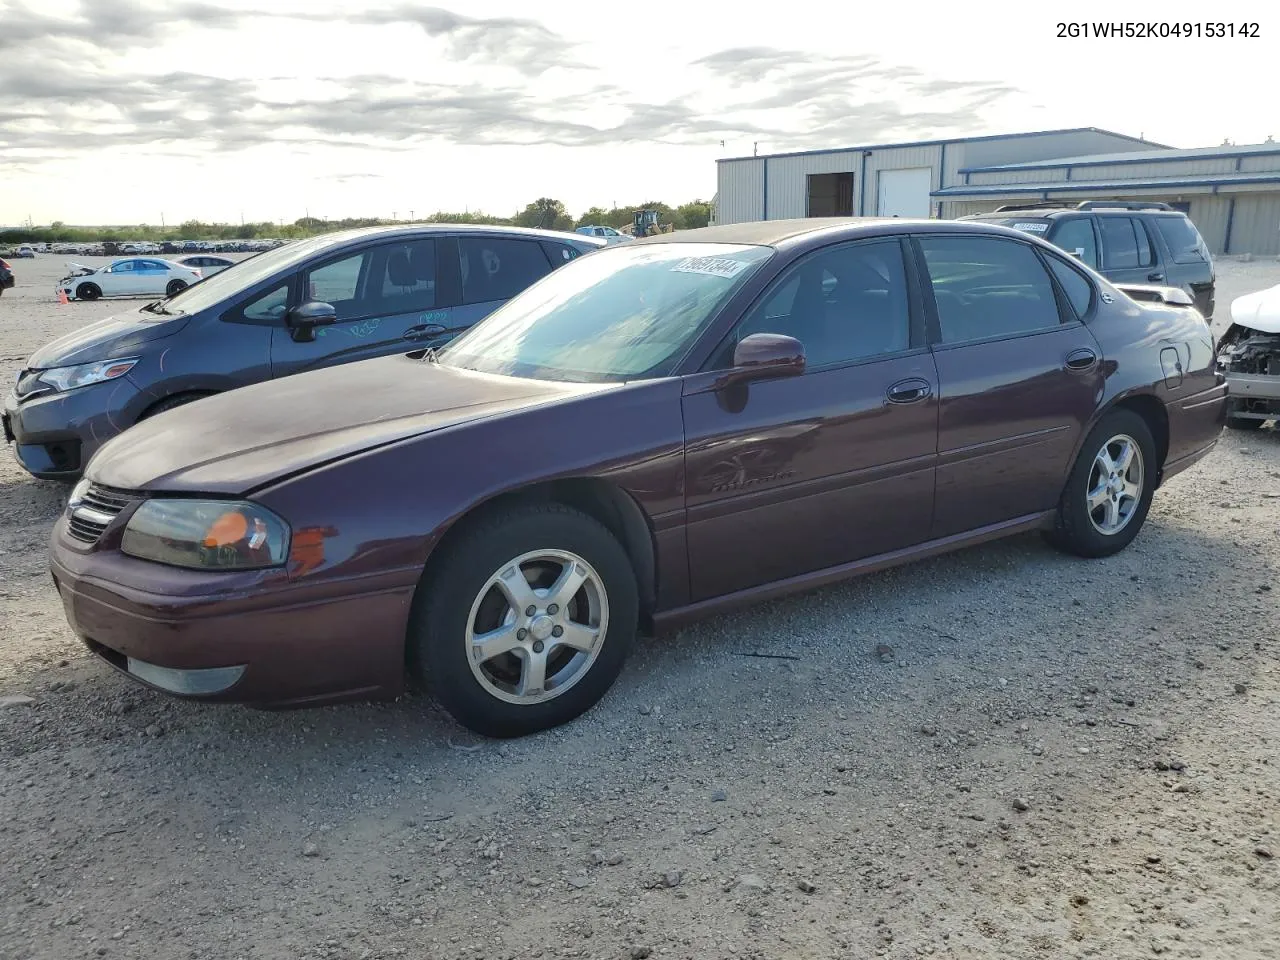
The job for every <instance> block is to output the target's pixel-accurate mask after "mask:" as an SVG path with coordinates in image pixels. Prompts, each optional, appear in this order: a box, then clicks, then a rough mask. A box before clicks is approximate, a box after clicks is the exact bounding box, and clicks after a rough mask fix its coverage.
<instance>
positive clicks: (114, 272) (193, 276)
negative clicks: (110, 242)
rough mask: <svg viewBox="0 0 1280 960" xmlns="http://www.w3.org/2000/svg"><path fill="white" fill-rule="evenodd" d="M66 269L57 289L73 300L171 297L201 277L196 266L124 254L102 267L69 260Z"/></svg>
mask: <svg viewBox="0 0 1280 960" xmlns="http://www.w3.org/2000/svg"><path fill="white" fill-rule="evenodd" d="M67 270H68V271H69V273H68V274H67V276H65V277H63V278H62V279H61V280H59V281H58V291H59V292H60V293H64V294H66V295H67V297H69V298H70V299H72V300H97V299H98V298H99V297H160V296H164V297H171V296H173V295H174V294H175V293H177V292H178V291H180V290H185V289H186V288H187V287H189V286H191V284H193V283H197V282H198V281H199V280H201V279H202V277H203V274H202V272H201V271H200V268H198V267H188V266H184V265H183V264H181V263H174V262H173V261H172V260H161V259H160V258H159V257H126V258H124V259H122V260H114V261H112V262H111V263H109V264H108V265H107V266H105V267H86V266H85V265H84V264H81V263H68V264H67Z"/></svg>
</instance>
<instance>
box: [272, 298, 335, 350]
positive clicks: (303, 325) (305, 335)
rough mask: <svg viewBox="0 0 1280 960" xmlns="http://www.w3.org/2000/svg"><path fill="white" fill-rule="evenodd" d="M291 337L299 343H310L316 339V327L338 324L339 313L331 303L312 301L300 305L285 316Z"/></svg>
mask: <svg viewBox="0 0 1280 960" xmlns="http://www.w3.org/2000/svg"><path fill="white" fill-rule="evenodd" d="M284 322H285V326H287V327H288V328H289V335H290V336H291V337H293V339H294V340H295V341H297V342H298V343H310V342H311V341H312V340H314V339H315V338H316V327H327V326H329V325H330V324H333V323H337V322H338V311H337V310H335V309H334V307H333V304H331V303H322V302H321V301H319V300H312V301H310V302H309V303H300V304H298V305H297V306H296V307H293V308H292V309H290V310H289V311H288V312H287V313H286V314H285V315H284Z"/></svg>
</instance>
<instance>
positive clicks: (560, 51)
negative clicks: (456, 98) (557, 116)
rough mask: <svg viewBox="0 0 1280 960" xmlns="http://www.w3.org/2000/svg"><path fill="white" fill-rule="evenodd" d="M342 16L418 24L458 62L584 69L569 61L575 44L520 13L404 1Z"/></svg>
mask: <svg viewBox="0 0 1280 960" xmlns="http://www.w3.org/2000/svg"><path fill="white" fill-rule="evenodd" d="M317 19H323V20H329V19H332V18H317ZM341 19H343V20H345V21H346V22H349V23H356V24H370V25H376V26H384V25H388V24H414V25H416V26H418V27H421V28H422V30H423V32H424V33H426V34H427V36H429V37H440V38H443V39H444V40H445V41H447V43H446V47H447V49H448V52H449V54H450V55H451V56H452V57H453V58H454V59H455V60H485V61H488V62H490V63H502V64H505V65H507V66H512V67H515V68H517V69H520V70H523V71H525V72H528V73H535V74H536V73H542V72H543V71H545V70H549V69H551V68H552V67H572V68H575V69H585V67H584V66H583V64H580V63H577V62H574V61H573V60H572V59H571V56H572V54H573V51H574V49H575V48H576V47H577V44H575V43H571V42H570V41H568V40H566V39H565V38H564V37H561V36H560V35H559V34H557V33H553V32H552V31H551V30H548V29H547V28H546V27H545V26H543V25H542V24H540V23H538V22H537V21H535V20H527V19H524V18H522V17H487V18H486V17H468V16H464V15H463V14H460V13H454V12H452V11H450V10H442V9H441V8H439V7H416V6H413V5H412V4H402V5H401V6H398V7H392V8H391V9H389V10H371V11H368V12H365V13H359V14H342V15H341Z"/></svg>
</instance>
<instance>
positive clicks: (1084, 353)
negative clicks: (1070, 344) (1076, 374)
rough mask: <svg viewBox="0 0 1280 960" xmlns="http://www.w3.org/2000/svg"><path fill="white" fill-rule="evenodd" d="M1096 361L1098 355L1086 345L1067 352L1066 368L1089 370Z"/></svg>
mask: <svg viewBox="0 0 1280 960" xmlns="http://www.w3.org/2000/svg"><path fill="white" fill-rule="evenodd" d="M1097 362H1098V355H1097V354H1096V353H1094V352H1093V351H1092V350H1090V349H1089V348H1088V347H1085V348H1083V349H1080V350H1076V351H1075V352H1073V353H1069V354H1067V369H1069V370H1090V369H1092V368H1093V365H1094V364H1095V363H1097Z"/></svg>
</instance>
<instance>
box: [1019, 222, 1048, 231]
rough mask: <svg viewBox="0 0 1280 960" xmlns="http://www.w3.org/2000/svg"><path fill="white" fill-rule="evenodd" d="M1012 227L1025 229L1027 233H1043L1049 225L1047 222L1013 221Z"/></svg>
mask: <svg viewBox="0 0 1280 960" xmlns="http://www.w3.org/2000/svg"><path fill="white" fill-rule="evenodd" d="M1013 229H1015V230H1025V231H1026V232H1027V233H1044V232H1045V231H1046V230H1048V229H1049V225H1048V224H1047V223H1015V224H1014V225H1013Z"/></svg>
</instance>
